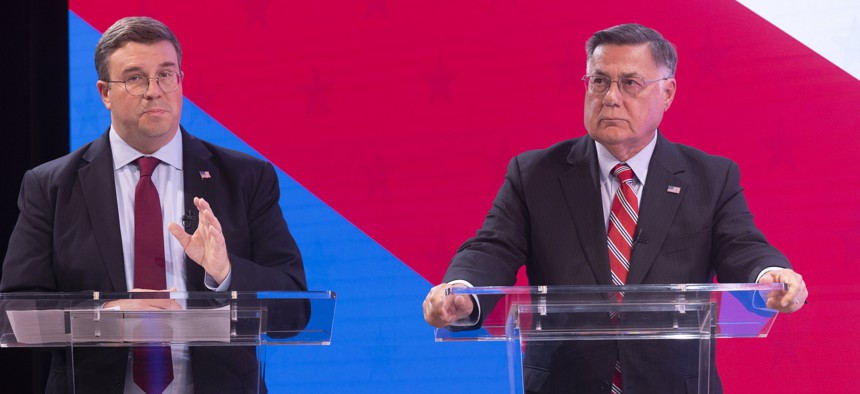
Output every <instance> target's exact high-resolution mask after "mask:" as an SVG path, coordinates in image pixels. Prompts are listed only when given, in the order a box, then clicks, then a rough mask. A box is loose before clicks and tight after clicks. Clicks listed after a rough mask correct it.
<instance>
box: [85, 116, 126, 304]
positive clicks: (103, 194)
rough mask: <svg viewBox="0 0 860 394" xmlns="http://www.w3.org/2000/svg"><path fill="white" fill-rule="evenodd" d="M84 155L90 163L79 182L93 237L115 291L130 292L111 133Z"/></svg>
mask: <svg viewBox="0 0 860 394" xmlns="http://www.w3.org/2000/svg"><path fill="white" fill-rule="evenodd" d="M82 158H83V159H84V160H86V161H87V162H88V163H87V164H85V165H83V166H82V167H81V168H80V169H78V181H79V182H80V187H81V191H82V193H83V196H84V201H85V202H86V206H87V207H86V208H87V213H88V214H89V217H90V221H91V222H92V226H93V236H94V237H95V239H96V243H97V244H98V247H99V250H100V252H101V255H102V259H103V264H104V265H105V269H106V270H107V272H108V276H109V277H110V281H111V284H112V285H113V287H114V290H115V291H127V290H128V289H126V284H125V263H124V262H123V255H122V236H121V233H120V229H119V209H118V208H117V202H116V186H115V185H114V175H113V156H112V155H111V150H110V142H109V140H108V133H105V134H103V135H102V137H101V138H99V139H97V140H95V141H93V143H92V145H90V148H89V149H88V150H87V152H86V153H84V155H83V156H82Z"/></svg>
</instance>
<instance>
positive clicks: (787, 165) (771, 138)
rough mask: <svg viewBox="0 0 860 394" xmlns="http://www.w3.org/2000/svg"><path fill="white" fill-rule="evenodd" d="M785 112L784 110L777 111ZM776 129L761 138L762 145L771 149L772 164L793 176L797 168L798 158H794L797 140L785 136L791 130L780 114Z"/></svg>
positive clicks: (772, 166) (787, 174)
mask: <svg viewBox="0 0 860 394" xmlns="http://www.w3.org/2000/svg"><path fill="white" fill-rule="evenodd" d="M777 112H778V113H783V112H782V111H777ZM774 129H775V130H774V131H773V133H771V134H767V135H765V136H763V137H762V138H761V146H764V147H765V148H766V149H767V150H769V151H770V155H771V158H770V166H771V168H774V169H780V172H781V173H784V174H785V175H786V176H793V174H794V172H795V171H796V170H797V159H795V158H794V149H795V147H796V144H797V142H796V141H794V140H792V139H790V138H785V136H787V135H790V134H791V132H790V131H789V130H788V128H786V127H785V117H783V116H780V117H779V118H778V119H777V120H776V127H775V128H774Z"/></svg>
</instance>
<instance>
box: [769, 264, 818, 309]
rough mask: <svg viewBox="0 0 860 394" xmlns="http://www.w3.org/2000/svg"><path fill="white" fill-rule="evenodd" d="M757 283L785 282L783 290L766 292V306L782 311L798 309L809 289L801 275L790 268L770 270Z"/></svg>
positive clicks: (804, 300)
mask: <svg viewBox="0 0 860 394" xmlns="http://www.w3.org/2000/svg"><path fill="white" fill-rule="evenodd" d="M759 283H785V284H786V285H787V287H788V289H787V290H785V291H774V292H771V293H770V294H768V299H767V306H768V308H771V309H776V310H778V311H780V312H783V313H791V312H795V311H797V310H799V309H800V308H802V307H803V305H804V303H805V302H806V297H807V296H808V295H809V291H808V290H807V289H806V283H805V282H804V281H803V276H801V275H800V274H798V273H797V272H794V271H793V270H790V269H783V270H777V271H771V272H768V273H766V274H765V275H764V276H762V278H761V280H759Z"/></svg>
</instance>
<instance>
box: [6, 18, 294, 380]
mask: <svg viewBox="0 0 860 394" xmlns="http://www.w3.org/2000/svg"><path fill="white" fill-rule="evenodd" d="M95 62H96V70H97V71H98V77H99V80H98V82H97V83H96V86H97V88H98V91H99V93H100V95H101V99H102V102H103V103H104V105H105V107H106V108H107V109H108V110H109V111H110V117H111V124H110V127H109V129H108V130H107V131H106V132H105V133H104V134H103V135H102V136H101V137H99V138H98V139H96V140H94V141H92V142H90V143H88V144H86V145H84V146H83V147H81V148H80V149H78V150H76V151H75V152H72V153H70V154H68V155H66V156H64V157H61V158H59V159H56V160H53V161H51V162H48V163H45V164H43V165H41V166H39V167H36V168H34V169H32V170H30V171H28V172H27V173H26V175H25V176H24V180H23V184H22V186H21V192H20V195H19V198H18V206H19V209H20V210H21V213H20V215H19V218H18V222H17V224H16V226H15V229H14V231H13V233H12V236H11V237H10V239H9V247H8V251H7V254H6V258H5V260H4V263H3V275H2V282H0V291H3V292H10V291H47V292H77V291H102V292H126V291H132V290H140V291H166V290H175V291H257V290H271V291H290V290H292V291H304V290H307V285H306V281H305V273H304V268H303V265H302V259H301V255H300V254H299V250H298V247H297V245H296V243H295V241H294V240H293V237H292V236H291V235H290V232H289V230H288V229H287V224H286V222H285V221H284V217H283V214H282V212H281V209H280V207H279V205H278V200H279V190H280V189H279V187H278V179H277V175H276V173H275V170H274V167H273V166H272V165H271V164H270V163H268V162H265V161H262V160H259V159H257V158H254V157H252V156H249V155H246V154H243V153H240V152H236V151H232V150H228V149H224V148H221V147H218V146H216V145H213V144H211V143H208V142H206V141H203V140H200V139H197V138H195V137H194V136H192V135H191V134H189V133H188V132H187V131H186V130H184V128H182V126H180V116H181V114H182V100H183V97H182V81H183V78H184V77H185V75H184V73H183V71H182V48H181V46H180V44H179V41H178V40H177V39H176V37H175V36H174V34H173V32H171V31H170V29H168V28H167V26H165V25H164V24H163V23H161V22H159V21H157V20H155V19H152V18H147V17H129V18H123V19H121V20H119V21H118V22H116V23H115V24H114V25H113V26H111V27H110V28H109V29H108V30H107V31H106V32H105V33H104V35H102V38H101V40H99V43H98V45H97V47H96V54H95ZM105 307H118V308H120V309H169V308H178V307H179V306H178V304H176V303H175V302H173V301H172V300H169V299H157V300H137V299H136V300H124V302H116V303H109V304H108V305H105ZM305 318H306V316H305ZM299 319H301V317H300V318H299ZM254 351H255V350H254V348H229V349H228V348H223V349H220V350H218V349H205V348H193V347H192V348H190V349H189V348H188V347H181V346H179V347H173V348H172V349H171V348H170V347H143V348H137V347H136V348H134V351H132V352H129V351H128V350H127V349H126V350H123V349H76V350H75V352H74V358H75V359H74V365H75V370H74V373H75V376H74V379H72V377H71V376H67V374H66V365H67V364H68V363H67V360H66V357H67V354H66V353H64V352H61V351H56V352H54V353H53V356H52V367H51V372H50V375H49V381H48V392H65V391H66V390H67V389H68V388H69V387H70V385H71V384H72V381H74V385H75V386H76V388H77V389H78V392H93V393H95V392H105V393H106V392H122V391H124V392H132V393H134V392H146V393H187V392H207V393H210V392H230V393H252V392H253V393H256V392H257V391H258V389H263V390H262V391H264V389H265V387H264V386H261V382H260V381H259V379H258V377H257V360H256V356H255V353H254Z"/></svg>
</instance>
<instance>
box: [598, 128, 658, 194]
mask: <svg viewBox="0 0 860 394" xmlns="http://www.w3.org/2000/svg"><path fill="white" fill-rule="evenodd" d="M659 132H660V131H657V132H655V133H654V138H652V139H651V142H649V143H648V145H645V147H644V148H642V150H641V151H639V153H637V154H636V155H634V156H633V157H631V158H630V159H629V160H627V161H626V163H627V165H628V166H630V168H631V169H632V170H633V174H634V175H636V179H638V180H639V184H641V185H644V184H645V178H646V177H647V176H648V164H650V163H651V156H652V155H653V154H654V147H655V146H657V133H659ZM594 146H595V148H597V163H598V164H599V165H600V183H604V182H606V180H607V179H608V176H609V174H610V173H611V172H612V169H613V168H614V167H615V166H616V165H617V164H618V163H621V162H620V161H619V160H618V159H616V158H615V156H613V155H612V153H611V152H609V149H606V147H605V146H603V145H602V144H601V143H599V142H597V141H594Z"/></svg>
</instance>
